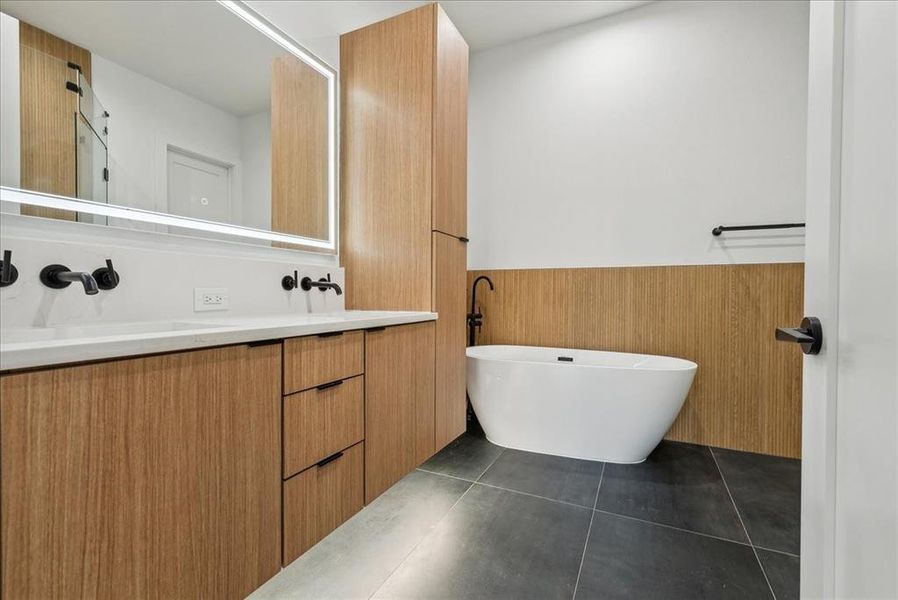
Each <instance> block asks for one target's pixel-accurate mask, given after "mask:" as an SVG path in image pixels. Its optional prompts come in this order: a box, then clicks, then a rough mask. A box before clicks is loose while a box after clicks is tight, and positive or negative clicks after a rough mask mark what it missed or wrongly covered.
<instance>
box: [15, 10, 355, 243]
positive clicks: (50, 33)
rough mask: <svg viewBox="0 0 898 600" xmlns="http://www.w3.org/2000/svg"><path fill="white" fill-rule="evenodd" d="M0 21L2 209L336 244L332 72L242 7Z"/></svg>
mask: <svg viewBox="0 0 898 600" xmlns="http://www.w3.org/2000/svg"><path fill="white" fill-rule="evenodd" d="M0 18H2V23H0V26H2V31H0V34H2V35H0V37H2V42H0V43H2V47H0V62H2V73H0V76H2V81H0V104H2V105H3V110H2V119H3V120H2V123H0V142H2V145H0V167H2V169H0V174H2V180H0V184H2V185H3V188H2V200H3V201H4V202H3V210H4V212H19V213H20V214H23V215H33V216H39V217H45V218H53V219H65V220H70V221H81V222H89V223H95V224H106V225H113V226H118V227H130V228H138V229H144V230H151V231H160V232H168V233H178V234H187V235H199V236H204V237H213V238H222V237H224V238H229V239H234V238H233V237H232V236H239V237H241V238H243V239H244V241H247V240H253V241H254V242H256V243H260V244H267V245H274V246H278V247H288V248H306V249H309V248H312V249H319V250H321V249H323V250H334V249H335V248H336V240H335V237H336V189H335V187H336V174H335V169H336V165H335V160H336V148H335V145H336V101H337V100H336V99H337V90H336V74H335V72H334V71H333V70H332V69H331V68H330V67H328V66H327V65H326V64H325V63H323V62H322V61H320V60H318V59H317V58H316V57H314V56H313V55H311V54H310V53H309V52H308V51H306V50H305V49H303V48H302V47H301V46H300V45H299V44H297V43H296V42H294V41H293V40H291V39H290V38H289V37H287V36H286V35H285V34H284V33H283V32H281V31H280V30H278V29H277V28H275V27H274V26H272V25H271V24H270V23H268V22H267V21H266V20H265V19H263V18H262V17H260V16H259V15H258V14H257V13H255V12H253V11H252V10H251V9H249V8H247V7H246V6H245V5H244V4H243V3H240V2H225V1H219V2H212V1H202V0H200V1H180V2H168V1H158V0H145V1H141V2H129V1H109V2H94V1H89V0H66V1H35V0H4V1H3V2H2V4H0Z"/></svg>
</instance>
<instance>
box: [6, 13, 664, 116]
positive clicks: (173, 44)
mask: <svg viewBox="0 0 898 600" xmlns="http://www.w3.org/2000/svg"><path fill="white" fill-rule="evenodd" d="M650 1H651V0H599V1H589V0H582V1H569V0H553V1H548V0H546V1H516V0H500V1H496V0H468V1H462V0H447V1H444V2H441V3H440V4H441V5H442V6H443V7H444V9H445V10H446V12H447V13H448V15H449V17H450V18H451V19H452V21H453V22H454V23H455V25H456V26H457V27H458V28H459V30H460V31H461V33H462V35H463V36H464V37H465V39H466V40H467V41H468V45H469V46H470V48H471V50H472V51H473V52H476V51H478V50H484V49H487V48H491V47H494V46H498V45H502V44H507V43H509V42H512V41H515V40H518V39H522V38H525V37H529V36H532V35H537V34H540V33H544V32H548V31H552V30H555V29H560V28H562V27H567V26H570V25H575V24H577V23H582V22H585V21H590V20H592V19H597V18H600V17H604V16H607V15H609V14H613V13H617V12H621V11H624V10H628V9H631V8H634V7H637V6H641V5H643V4H647V3H648V2H650ZM247 4H249V5H250V6H251V7H252V8H254V9H255V10H257V11H258V12H260V13H261V14H262V15H264V16H265V17H266V18H268V19H269V20H270V21H272V22H273V23H275V24H276V25H277V26H278V27H280V28H281V29H283V30H284V31H285V32H286V33H288V34H289V35H291V36H293V37H294V38H295V39H296V40H298V41H299V42H300V43H302V44H304V45H306V46H307V47H308V48H309V49H310V50H312V51H313V52H315V53H317V54H319V55H320V56H322V58H323V59H324V60H325V61H328V62H330V63H331V64H335V63H337V62H338V60H339V59H338V56H339V55H338V50H337V49H338V47H339V44H338V38H339V36H340V34H342V33H346V32H348V31H352V30H354V29H358V28H360V27H364V26H365V25H369V24H371V23H374V22H377V21H380V20H383V19H386V18H389V17H391V16H394V15H396V14H399V13H401V12H405V11H407V10H411V9H413V8H417V7H419V6H423V5H424V4H427V2H425V1H421V0H392V1H379V0H365V1H358V0H341V1H333V0H331V1H323V0H293V1H283V0H252V1H249V2H247ZM0 10H2V11H3V12H6V13H8V14H10V15H12V16H14V17H16V18H19V19H21V20H23V21H26V22H29V23H31V24H33V25H35V26H37V27H40V28H41V29H44V30H46V31H49V32H50V33H52V34H54V35H57V36H59V37H61V38H64V39H66V40H69V41H71V42H72V43H75V44H77V45H79V46H82V47H84V48H86V49H88V50H89V51H91V52H92V53H94V54H97V55H99V56H102V57H103V58H106V59H108V60H111V61H113V62H115V63H118V64H119V65H121V66H124V67H126V68H128V69H130V70H132V71H135V72H137V73H140V74H142V75H145V76H146V77H149V78H150V79H153V80H155V81H157V82H160V83H162V84H164V85H167V86H169V87H171V88H174V89H176V90H179V91H181V92H183V93H185V94H188V95H190V96H193V97H195V98H198V99H200V100H202V101H204V102H206V103H208V104H211V105H213V106H217V107H219V108H221V109H223V110H226V111H228V112H230V113H232V114H235V115H238V116H243V115H247V114H252V113H255V112H259V111H261V110H265V109H266V108H268V106H269V90H270V68H269V65H270V63H271V59H272V58H274V57H275V56H279V55H282V54H283V53H284V51H283V50H282V49H281V48H280V47H279V46H277V45H276V44H275V43H274V42H272V41H271V40H269V39H268V38H267V37H265V36H264V35H262V34H261V33H259V32H257V31H256V30H255V29H253V28H251V27H248V26H247V25H246V24H245V23H243V21H241V20H240V19H239V18H237V17H236V16H234V15H233V14H231V13H230V11H227V10H225V9H223V8H222V7H220V6H218V5H217V4H216V3H215V2H212V1H210V0H189V1H185V0H182V1H179V2H165V1H155V2H150V1H143V2H135V1H133V0H104V1H103V2H97V1H94V0H0ZM172 65H177V67H178V68H172ZM238 82H239V84H238Z"/></svg>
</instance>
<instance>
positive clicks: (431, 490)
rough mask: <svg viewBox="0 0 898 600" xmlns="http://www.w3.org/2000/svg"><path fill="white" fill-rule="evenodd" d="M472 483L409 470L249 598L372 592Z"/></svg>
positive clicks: (355, 595)
mask: <svg viewBox="0 0 898 600" xmlns="http://www.w3.org/2000/svg"><path fill="white" fill-rule="evenodd" d="M470 485H471V484H469V483H467V482H465V481H461V480H458V479H451V478H449V477H442V476H440V475H431V474H430V473H423V472H421V471H414V472H412V473H410V474H408V475H406V476H405V477H404V478H403V479H402V480H400V481H399V482H398V483H396V485H394V486H393V487H391V488H390V489H389V490H387V491H386V492H385V493H384V494H382V495H381V496H379V497H378V498H377V499H376V500H375V501H374V502H372V503H371V504H370V505H368V506H366V507H365V508H364V509H362V511H361V512H359V513H358V514H356V515H355V516H354V517H353V518H352V519H350V520H349V521H347V522H346V523H344V524H343V525H342V526H341V527H340V528H338V529H337V530H336V531H334V532H333V533H331V534H330V535H329V536H328V537H326V538H325V539H324V540H322V541H321V542H320V543H319V544H318V545H316V546H314V547H313V548H312V549H311V550H309V551H308V552H306V553H305V554H304V555H302V556H301V557H300V558H299V559H297V560H295V561H293V562H292V563H291V564H290V565H288V566H287V568H285V569H284V570H282V571H281V572H280V573H279V574H278V575H276V576H275V577H274V578H273V579H271V580H270V581H268V582H267V583H266V584H265V585H263V586H262V587H260V588H259V589H258V590H256V592H255V593H254V594H252V595H251V596H250V598H252V599H253V600H260V599H262V598H340V599H351V598H369V597H370V596H371V594H373V593H374V592H375V591H376V590H377V588H378V587H380V585H381V584H383V582H384V581H386V579H387V577H389V575H390V573H392V572H393V570H394V569H395V568H396V567H397V566H399V565H400V564H401V563H402V561H403V560H404V559H405V557H406V556H408V554H409V552H411V550H412V549H413V548H414V547H415V546H416V545H417V544H418V543H419V542H420V541H421V540H422V539H424V537H425V536H426V535H427V534H428V533H429V532H431V531H432V530H433V528H434V526H435V525H436V524H437V522H439V521H440V519H442V518H443V517H445V516H446V514H447V513H448V512H449V509H450V508H451V507H452V505H453V504H455V503H456V502H457V501H458V499H459V498H460V497H461V496H462V494H464V492H465V491H466V490H467V489H468V487H470Z"/></svg>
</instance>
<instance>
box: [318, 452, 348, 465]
mask: <svg viewBox="0 0 898 600" xmlns="http://www.w3.org/2000/svg"><path fill="white" fill-rule="evenodd" d="M341 456H343V453H342V452H337V453H336V454H331V455H330V456H328V457H327V458H325V459H324V460H320V461H318V462H317V463H315V466H316V467H318V468H321V467H323V466H324V465H326V464H328V463H332V462H334V461H335V460H337V459H338V458H340V457H341Z"/></svg>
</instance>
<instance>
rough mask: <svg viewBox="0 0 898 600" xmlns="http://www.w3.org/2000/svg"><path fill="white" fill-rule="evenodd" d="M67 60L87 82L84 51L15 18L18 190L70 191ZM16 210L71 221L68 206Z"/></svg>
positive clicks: (71, 106)
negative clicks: (17, 50)
mask: <svg viewBox="0 0 898 600" xmlns="http://www.w3.org/2000/svg"><path fill="white" fill-rule="evenodd" d="M68 62H73V63H75V64H77V65H80V66H81V68H82V70H83V72H84V76H85V78H86V79H87V80H88V81H90V75H91V66H90V63H91V60H90V52H88V51H87V50H85V49H84V48H81V47H79V46H76V45H74V44H71V43H69V42H67V41H65V40H63V39H60V38H58V37H56V36H54V35H51V34H49V33H47V32H46V31H43V30H41V29H38V28H37V27H33V26H31V25H29V24H28V23H25V22H24V21H19V69H20V71H19V72H20V75H19V77H20V91H19V95H20V98H19V100H20V111H21V112H20V117H19V119H20V122H21V136H22V143H21V157H20V159H21V182H20V184H21V186H22V188H23V189H27V190H34V191H37V192H45V193H49V194H58V195H61V196H71V197H74V196H75V192H76V190H75V114H76V112H77V110H78V95H77V94H75V93H74V92H71V91H69V90H67V89H66V87H65V84H66V81H72V82H74V83H77V79H76V77H75V73H76V72H75V71H73V70H70V69H69V68H68V67H67V63H68ZM22 214H25V215H32V216H36V217H47V218H52V219H65V220H69V221H74V220H75V213H74V212H72V211H68V210H60V209H55V208H43V207H39V206H22Z"/></svg>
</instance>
